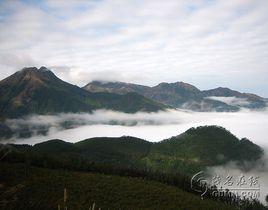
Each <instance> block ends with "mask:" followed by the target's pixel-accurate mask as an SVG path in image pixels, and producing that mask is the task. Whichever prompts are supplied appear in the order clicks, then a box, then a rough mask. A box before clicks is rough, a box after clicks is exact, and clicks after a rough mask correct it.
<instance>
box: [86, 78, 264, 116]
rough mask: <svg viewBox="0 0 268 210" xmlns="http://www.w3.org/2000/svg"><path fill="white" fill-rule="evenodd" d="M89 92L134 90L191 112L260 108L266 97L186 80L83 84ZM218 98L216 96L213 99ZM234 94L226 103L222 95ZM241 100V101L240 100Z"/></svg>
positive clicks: (124, 91)
mask: <svg viewBox="0 0 268 210" xmlns="http://www.w3.org/2000/svg"><path fill="white" fill-rule="evenodd" d="M83 88H84V89H85V90H88V91H90V92H111V93H118V94H123V93H126V92H137V93H139V94H141V95H144V96H145V97H147V98H150V99H153V100H155V101H158V102H160V103H163V104H166V105H170V106H173V107H175V108H184V109H190V110H193V111H219V112H221V111H232V112H233V111H239V109H240V108H249V109H260V108H264V107H266V102H267V99H265V98H262V97H260V96H257V95H256V94H251V93H240V92H238V91H235V90H231V89H229V88H223V87H219V88H215V89H211V90H200V89H198V88H197V87H195V86H193V85H191V84H188V83H185V82H174V83H167V82H162V83H160V84H158V85H155V86H151V87H150V86H145V85H138V84H133V83H124V82H104V81H93V82H91V83H88V84H87V85H86V86H84V87H83ZM216 97H218V98H216ZM221 97H226V99H228V100H229V99H231V98H230V97H235V98H237V100H236V101H235V102H236V103H232V100H229V103H226V101H225V100H224V98H221ZM240 99H243V100H244V101H241V103H239V102H240V101H239V100H240Z"/></svg>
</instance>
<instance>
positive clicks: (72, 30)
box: [0, 0, 268, 95]
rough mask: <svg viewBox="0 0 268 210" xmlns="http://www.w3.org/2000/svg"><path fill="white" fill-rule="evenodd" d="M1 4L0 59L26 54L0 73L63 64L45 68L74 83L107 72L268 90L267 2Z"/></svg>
mask: <svg viewBox="0 0 268 210" xmlns="http://www.w3.org/2000/svg"><path fill="white" fill-rule="evenodd" d="M0 6H1V8H2V9H0V31H1V32H0V57H2V58H5V56H6V54H8V55H10V54H11V55H14V56H16V57H21V55H24V56H25V57H26V58H31V59H28V60H27V59H26V61H25V62H21V61H17V60H16V59H15V60H14V61H10V62H9V63H10V64H7V62H6V61H4V62H3V60H5V59H0V69H1V70H0V71H1V76H0V78H1V79H2V78H4V77H6V76H7V73H6V72H5V71H6V69H7V68H8V69H9V70H8V73H10V72H15V71H17V70H18V68H22V67H24V66H25V65H37V66H41V65H46V66H65V67H66V71H63V69H61V71H59V69H57V68H55V69H52V70H55V72H56V74H57V73H59V76H60V77H61V78H62V79H66V80H67V81H69V82H72V83H75V84H78V85H85V84H86V83H87V82H89V81H90V80H92V79H96V78H98V79H109V80H111V77H112V78H114V77H115V78H116V79H117V80H122V81H126V82H135V83H142V84H147V85H154V84H157V83H159V82H162V81H169V82H174V81H178V80H184V81H186V82H191V83H193V84H195V85H197V86H198V87H200V88H202V89H206V88H212V87H215V86H229V87H231V88H234V89H239V90H243V92H255V91H257V93H261V94H266V95H267V94H268V92H267V82H266V81H267V79H268V74H267V67H268V61H267V57H268V38H267V37H268V14H267V11H266V8H267V7H268V2H267V1H266V0H258V1H255V0H246V1H244V0H235V1H224V0H215V1H205V0H198V1H181V0H171V1H160V0H159V1H151V0H148V1H122V0H116V1H114V0H102V1H82V0H81V1H68V2H66V1H64V2H62V1H52V0H47V1H42V2H40V3H36V4H34V3H23V2H21V1H15V0H14V1H12V2H10V1H3V2H1V5H0ZM7 65H8V67H7ZM106 72H111V73H107V74H106ZM111 75H116V76H111ZM237 78H239V81H238V80H237ZM252 78H254V80H252ZM249 81H250V82H249Z"/></svg>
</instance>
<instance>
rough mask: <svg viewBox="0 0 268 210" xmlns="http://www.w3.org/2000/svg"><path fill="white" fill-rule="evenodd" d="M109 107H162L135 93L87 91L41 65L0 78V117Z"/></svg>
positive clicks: (155, 108) (125, 109) (154, 109)
mask: <svg viewBox="0 0 268 210" xmlns="http://www.w3.org/2000/svg"><path fill="white" fill-rule="evenodd" d="M100 108H101V109H111V110H117V111H122V112H128V113H133V112H137V111H146V112H153V111H158V110H162V109H165V108H166V106H164V105H163V104H160V103H157V102H154V101H153V100H151V99H147V98H145V97H144V96H142V95H138V94H135V93H133V94H126V95H119V94H114V93H89V92H88V91H86V90H84V89H82V88H80V87H77V86H75V85H71V84H69V83H67V82H64V81H62V80H60V79H59V78H57V77H56V76H55V75H54V74H53V73H52V72H51V71H50V70H48V69H46V68H45V67H41V68H40V69H37V68H35V67H31V68H25V69H23V70H21V71H18V72H16V73H15V74H13V75H11V76H10V77H8V78H6V79H4V80H2V81H0V113H1V114H0V117H1V118H16V117H20V116H23V115H27V114H53V113H61V112H73V113H74V112H91V111H92V110H95V109H100Z"/></svg>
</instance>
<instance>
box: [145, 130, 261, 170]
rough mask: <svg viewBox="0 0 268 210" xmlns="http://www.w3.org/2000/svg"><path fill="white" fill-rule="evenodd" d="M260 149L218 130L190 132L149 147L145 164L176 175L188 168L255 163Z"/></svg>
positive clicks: (259, 154) (244, 140) (247, 141)
mask: <svg viewBox="0 0 268 210" xmlns="http://www.w3.org/2000/svg"><path fill="white" fill-rule="evenodd" d="M262 154H263V151H262V149H261V148H260V147H259V146H257V145H255V144H253V143H252V142H250V141H249V140H247V139H242V140H239V139H238V138H237V137H236V136H234V135H233V134H232V133H230V132H229V131H227V130H226V129H224V128H222V127H218V126H202V127H197V128H191V129H189V130H187V131H186V132H185V133H183V134H181V135H179V136H175V137H172V138H170V139H167V140H164V141H162V142H159V143H157V144H153V146H152V147H151V151H150V154H149V155H148V157H147V158H146V160H147V163H148V164H149V165H150V166H151V167H153V168H160V169H161V170H168V171H170V170H172V171H177V170H181V169H182V168H184V169H185V167H187V166H189V167H190V168H191V167H192V168H195V167H199V168H200V167H202V166H211V165H221V164H224V163H226V162H228V161H231V160H232V161H238V162H240V163H243V161H255V160H257V159H259V158H261V156H262Z"/></svg>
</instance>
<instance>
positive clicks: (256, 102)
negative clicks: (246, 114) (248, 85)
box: [202, 87, 266, 109]
mask: <svg viewBox="0 0 268 210" xmlns="http://www.w3.org/2000/svg"><path fill="white" fill-rule="evenodd" d="M202 94H203V96H204V97H208V98H209V97H210V98H211V99H214V100H222V101H225V102H226V103H228V102H229V103H232V102H233V103H237V104H236V105H238V106H241V107H245V108H251V109H256V108H264V107H265V106H266V99H264V98H262V97H260V96H258V95H255V94H251V93H240V92H238V91H235V90H231V89H229V88H223V87H219V88H215V89H212V90H205V91H202ZM221 97H225V98H221ZM232 97H233V101H230V100H229V101H228V98H231V99H232ZM226 100H227V101H226Z"/></svg>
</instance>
